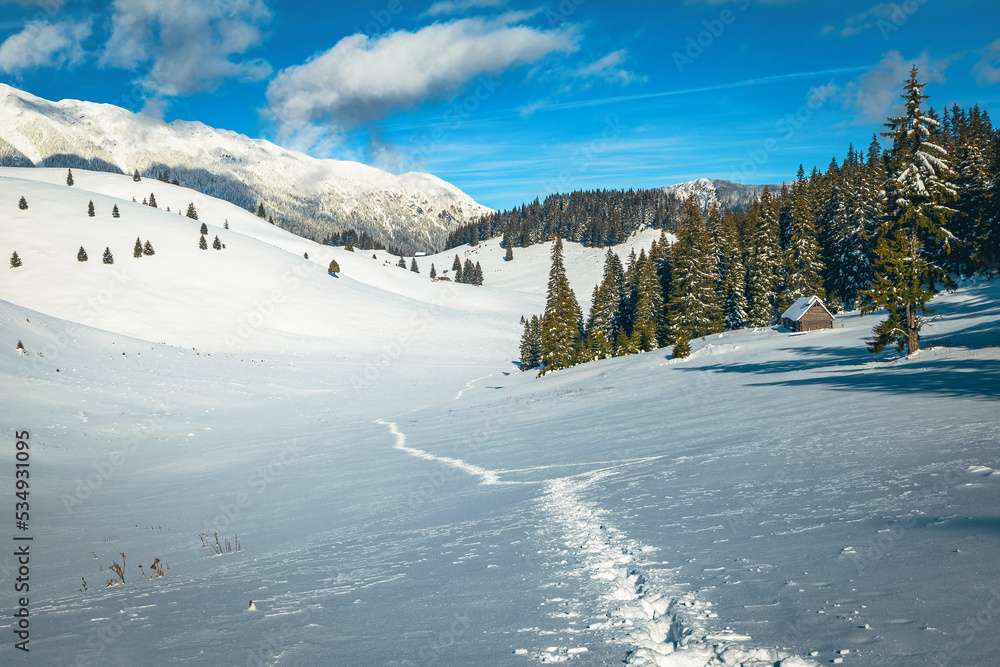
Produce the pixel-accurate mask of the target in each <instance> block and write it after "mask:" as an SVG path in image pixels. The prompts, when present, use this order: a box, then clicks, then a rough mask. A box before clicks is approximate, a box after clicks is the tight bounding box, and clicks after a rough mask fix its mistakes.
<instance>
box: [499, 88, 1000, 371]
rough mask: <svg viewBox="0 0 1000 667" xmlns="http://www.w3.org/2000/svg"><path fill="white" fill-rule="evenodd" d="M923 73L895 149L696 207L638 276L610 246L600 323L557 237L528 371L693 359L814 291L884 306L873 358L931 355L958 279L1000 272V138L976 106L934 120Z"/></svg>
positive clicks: (639, 267) (893, 122) (766, 323)
mask: <svg viewBox="0 0 1000 667" xmlns="http://www.w3.org/2000/svg"><path fill="white" fill-rule="evenodd" d="M917 75H918V72H917V70H916V68H914V69H913V71H912V72H911V76H910V78H909V79H908V80H907V81H906V83H905V86H904V94H903V96H902V97H903V100H904V102H905V109H906V111H905V113H904V114H903V115H902V116H899V117H892V118H888V119H887V120H886V123H885V131H884V132H883V133H882V134H881V138H882V139H884V140H885V141H886V144H887V147H886V148H883V146H882V144H881V143H880V141H879V136H874V137H873V138H872V141H871V143H870V144H869V145H868V147H867V149H866V150H865V151H860V150H856V149H855V148H854V146H853V145H852V146H851V147H850V148H849V149H848V152H847V156H846V157H845V158H844V160H843V161H842V162H838V161H837V159H834V160H833V161H832V162H831V163H830V165H829V167H828V168H827V169H826V171H825V172H821V171H820V170H819V169H817V168H814V169H813V171H812V173H811V175H810V176H808V177H807V176H806V174H805V171H804V170H803V169H802V168H801V167H800V168H799V173H798V177H797V179H796V180H795V181H794V182H793V183H790V184H786V185H784V186H782V188H781V190H780V192H777V193H772V192H771V191H770V190H768V189H765V190H764V192H763V195H762V196H761V197H760V198H759V199H758V200H756V201H755V202H754V203H753V204H752V205H751V206H749V207H748V208H747V209H746V210H727V211H723V210H721V209H719V208H718V207H717V206H713V207H712V208H710V209H709V210H707V211H705V210H702V209H700V208H699V207H698V205H697V203H696V202H695V200H694V198H693V197H691V198H689V199H688V200H687V201H685V202H683V203H682V205H681V208H680V211H679V213H678V214H677V216H676V218H675V219H671V222H673V220H676V222H675V224H676V227H675V229H676V237H677V238H676V242H674V243H670V242H668V239H667V237H666V236H665V234H662V233H661V237H660V240H659V242H657V243H654V244H653V247H652V248H651V250H650V252H649V253H648V254H647V253H645V251H643V252H640V254H639V255H638V256H636V255H635V253H634V251H633V253H632V255H631V256H630V257H629V259H628V262H627V265H626V266H623V265H622V262H621V261H620V260H619V258H618V256H617V255H615V254H614V253H613V252H611V251H610V250H609V251H608V253H607V256H606V259H605V266H604V275H603V279H602V281H601V282H600V283H599V284H598V285H597V286H596V287H595V288H594V292H593V297H592V301H591V303H592V305H591V309H590V313H589V315H588V316H587V318H586V319H584V318H583V315H582V312H581V311H580V307H579V305H578V304H577V302H576V298H575V296H574V295H573V292H572V290H571V289H570V287H569V284H568V282H567V281H566V278H565V270H564V268H563V265H562V252H563V248H562V237H561V235H559V234H558V233H557V232H556V231H554V230H553V236H554V237H555V238H556V243H555V245H554V246H553V249H552V265H551V269H550V276H549V285H548V292H547V299H546V307H545V312H544V313H543V314H542V315H540V316H538V315H536V316H533V317H532V318H530V319H527V318H522V323H523V324H524V334H523V336H522V341H521V366H522V368H525V369H527V368H536V367H541V368H542V372H545V371H551V370H557V369H560V368H566V367H568V366H572V365H574V364H577V363H582V362H585V361H590V360H594V359H601V358H605V357H608V356H616V355H623V354H633V353H636V352H642V351H649V350H652V349H657V348H660V347H665V346H670V345H672V346H674V354H675V356H678V357H681V356H685V353H686V352H687V351H688V350H689V346H688V341H689V340H690V339H692V338H696V337H703V336H706V335H709V334H713V333H718V332H722V331H725V330H733V329H740V328H744V327H770V326H772V325H774V324H775V322H776V321H777V318H778V316H779V314H780V313H781V312H783V311H784V310H785V309H786V308H787V307H788V306H790V305H791V304H792V303H794V302H795V300H797V299H798V298H800V297H803V296H811V295H817V296H820V297H823V298H825V300H826V302H827V305H828V306H829V307H830V308H831V310H833V311H834V312H837V311H838V310H840V309H855V308H860V309H861V310H862V312H875V311H882V310H884V311H886V312H887V316H886V319H885V320H883V321H882V322H880V323H879V324H878V325H877V326H876V327H875V328H874V329H873V332H872V334H873V339H872V340H871V341H870V343H869V348H870V350H871V351H872V352H875V353H877V352H881V351H882V350H883V349H885V348H886V347H887V346H891V345H894V346H895V347H896V348H897V349H898V350H899V351H901V352H902V351H903V350H906V351H907V353H913V352H915V351H917V350H918V349H919V344H920V343H919V332H920V328H921V326H922V324H923V323H924V322H925V321H926V318H927V317H928V315H930V314H931V313H932V312H933V310H932V309H930V308H929V307H928V305H927V303H928V301H929V300H930V299H931V298H932V297H933V296H934V295H935V294H936V293H938V292H939V291H940V289H944V288H951V287H953V286H954V280H953V279H954V278H955V277H960V276H971V275H973V274H977V273H985V274H992V273H995V272H996V271H997V269H998V268H1000V133H998V132H997V131H996V130H994V128H993V126H992V123H991V121H990V118H989V115H988V114H987V112H986V111H983V110H980V109H979V107H978V106H974V107H973V108H971V109H962V108H959V107H958V106H957V105H956V106H954V107H952V108H951V109H946V110H945V111H943V112H938V111H936V110H935V109H934V108H933V107H931V108H929V109H927V110H926V111H925V102H926V100H927V99H928V98H927V96H925V95H924V94H923V88H924V84H921V83H920V82H919V81H918V79H917ZM663 228H664V227H661V229H663ZM511 240H512V239H511Z"/></svg>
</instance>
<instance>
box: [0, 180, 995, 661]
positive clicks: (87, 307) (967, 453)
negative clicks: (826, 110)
mask: <svg viewBox="0 0 1000 667" xmlns="http://www.w3.org/2000/svg"><path fill="white" fill-rule="evenodd" d="M74 176H75V177H76V181H77V184H76V185H75V186H74V187H72V188H70V187H67V186H65V185H64V184H63V183H62V181H61V180H60V178H64V170H51V171H48V170H23V171H17V170H12V169H3V170H0V216H2V218H0V219H2V221H3V222H2V224H0V255H4V256H9V255H10V253H11V252H13V251H14V250H17V251H18V253H19V254H20V255H21V256H22V258H23V259H24V265H23V266H22V267H21V268H19V269H5V270H4V271H2V272H0V295H2V297H0V334H2V335H0V386H2V387H3V392H4V394H3V395H4V407H5V415H7V416H6V417H5V420H4V425H3V437H4V438H5V440H6V442H7V443H9V445H8V447H9V449H8V452H11V451H13V447H12V444H13V442H14V441H15V437H14V436H15V432H18V431H24V430H27V431H29V432H30V435H31V437H30V443H31V449H30V452H31V496H30V500H31V521H30V523H31V531H30V532H31V534H32V535H33V536H34V538H35V539H34V541H33V542H32V554H31V555H32V558H31V565H32V568H31V575H32V576H31V591H30V598H31V651H32V653H33V654H34V655H33V659H34V660H35V661H36V662H38V663H39V664H75V665H98V664H100V665H134V664H174V663H195V664H204V663H223V664H232V663H236V664H241V665H242V664H247V665H274V664H289V665H329V664H343V665H429V664H437V665H456V666H458V665H473V664H474V665H511V666H523V665H531V664H537V663H541V662H566V663H569V664H574V663H575V664H588V665H611V664H631V665H658V666H663V665H669V666H671V667H676V666H679V665H684V666H687V665H696V666H698V667H708V666H709V665H712V666H715V665H721V666H723V667H735V666H737V665H740V666H742V667H750V666H753V667H759V666H763V665H768V666H771V667H773V665H781V666H782V667H804V666H806V665H813V666H815V665H817V664H833V661H835V660H841V661H842V664H847V665H900V664H921V665H938V664H940V665H951V664H992V662H993V661H994V658H995V655H996V653H997V650H998V649H1000V636H998V635H997V633H996V632H995V631H994V627H995V625H994V624H995V621H996V618H995V616H996V613H995V612H996V609H997V604H998V601H1000V593H998V592H997V588H996V586H997V585H996V575H995V569H996V568H995V563H996V553H997V550H998V548H1000V531H998V530H997V518H996V517H997V516H998V512H1000V474H996V471H998V470H1000V455H998V452H997V449H996V444H995V443H996V442H997V440H998V437H1000V411H998V410H997V401H998V400H1000V392H998V387H1000V377H998V374H1000V347H998V346H997V343H998V340H1000V324H998V322H1000V306H998V303H1000V284H998V283H995V282H994V283H982V282H974V283H968V284H966V285H964V286H963V287H962V289H960V290H959V291H957V292H955V293H953V294H945V295H942V296H940V297H938V298H937V299H935V301H934V303H933V305H934V306H935V307H937V313H936V315H937V318H936V319H935V320H934V321H932V322H930V323H928V324H927V325H926V328H925V331H924V336H925V339H924V345H925V349H924V350H923V351H922V352H921V353H920V354H918V355H913V356H911V357H901V356H893V355H882V356H878V357H872V356H870V355H869V354H868V352H867V351H866V349H865V345H864V340H865V339H866V338H867V337H868V336H869V335H870V330H871V328H872V326H873V325H874V324H875V323H876V322H877V321H878V320H879V319H880V318H879V316H878V315H873V316H865V317H862V316H859V315H858V314H857V313H846V314H843V315H842V317H841V318H840V321H841V322H843V324H844V327H843V328H838V329H835V330H831V331H828V332H824V335H823V336H822V337H820V338H810V337H799V338H790V337H788V336H786V335H782V334H781V333H780V332H779V331H778V330H777V329H762V330H745V331H739V332H732V333H726V334H723V335H721V336H712V337H710V338H709V339H708V340H695V341H692V347H693V354H692V355H691V357H690V358H688V359H686V360H683V361H673V360H668V355H669V352H668V351H667V350H661V351H657V352H652V353H648V354H643V355H636V356H633V357H625V358H616V359H609V360H606V361H602V362H596V363H591V364H586V365H581V366H577V367H574V368H571V369H567V370H563V371H559V372H557V373H552V374H549V375H546V376H545V377H543V378H535V374H534V373H520V372H519V371H517V369H516V367H515V366H514V365H513V363H512V360H513V359H514V358H515V357H516V354H517V349H518V339H519V336H520V333H521V327H520V325H519V324H518V319H519V317H520V316H521V315H522V314H528V315H530V314H531V313H538V312H541V309H542V306H543V304H544V289H545V285H546V282H547V274H548V253H549V250H550V247H549V246H548V245H541V246H536V247H532V248H526V249H515V259H514V261H513V262H509V263H508V262H504V260H503V254H504V251H503V250H502V249H501V248H499V245H498V244H497V243H496V242H495V241H492V242H487V243H482V244H480V245H479V246H476V247H475V248H471V247H463V248H460V249H456V250H453V251H450V252H448V253H442V254H440V255H432V256H428V257H426V258H420V260H419V264H420V269H421V271H422V273H421V274H420V275H417V274H414V273H412V272H410V271H408V270H403V269H399V268H397V267H395V266H394V263H395V259H396V258H394V257H392V256H389V255H387V254H385V253H375V254H376V255H377V258H376V259H372V253H371V252H370V251H369V252H363V251H358V252H355V253H351V252H347V251H344V250H343V249H342V248H326V247H322V246H319V245H316V244H314V243H311V242H309V241H306V240H303V239H298V238H296V237H293V236H291V235H289V234H287V233H285V232H283V231H281V230H279V229H275V228H274V227H272V226H270V225H268V224H266V223H264V222H262V221H260V220H259V219H257V218H255V217H254V216H252V215H250V214H248V213H245V212H243V211H240V210H239V209H237V208H236V207H232V206H231V205H229V204H226V203H224V202H219V201H214V200H210V199H208V198H204V199H203V200H194V201H195V204H196V206H197V208H198V212H199V217H200V218H201V220H203V221H205V222H206V224H207V225H208V226H209V228H210V234H211V235H212V236H214V235H215V234H219V236H220V239H222V240H223V241H224V242H225V243H226V249H225V250H223V251H214V250H206V251H202V250H199V249H198V247H197V237H198V233H197V226H198V225H199V224H200V221H199V223H195V222H193V221H191V220H188V219H187V218H184V217H182V216H178V215H177V214H176V212H174V213H166V212H165V211H164V210H154V209H152V208H150V207H148V206H147V207H143V206H141V205H140V204H132V203H131V197H132V194H133V192H139V193H140V194H142V195H143V196H148V194H149V193H148V192H144V193H143V192H142V191H143V190H148V189H152V188H156V190H155V192H156V198H157V200H158V201H159V203H160V206H161V207H165V206H166V205H168V204H169V205H170V206H171V209H172V210H173V211H176V210H177V209H178V208H179V207H180V206H182V205H183V206H184V207H186V205H187V203H188V202H190V201H192V197H194V194H193V193H192V192H191V191H187V190H184V189H183V188H176V187H174V186H167V185H164V184H161V183H159V182H156V183H152V182H150V181H149V180H144V181H143V182H142V183H140V184H132V182H131V179H129V178H128V177H124V176H116V175H113V174H98V173H93V172H87V171H84V170H79V172H78V171H77V170H74ZM134 187H136V189H133V188H134ZM22 194H23V195H25V197H26V198H27V199H28V202H29V205H30V208H29V209H28V210H27V211H23V212H22V211H18V210H17V206H16V202H17V199H18V197H19V196H20V195H22ZM90 199H93V200H94V203H95V205H96V206H97V209H98V215H97V216H96V217H95V218H89V217H88V216H87V215H86V204H87V201H89V200H90ZM140 200H141V197H140ZM113 203H118V205H119V208H120V209H121V210H122V218H121V219H120V220H115V219H113V218H111V216H110V214H109V211H110V207H111V206H112V205H113ZM226 218H228V219H229V223H230V229H229V230H224V229H223V228H222V223H223V222H224V220H225V219H226ZM136 236H140V237H141V238H142V239H143V240H144V241H145V240H146V239H147V238H148V239H150V240H151V241H152V243H153V245H154V247H155V248H156V255H154V256H153V257H143V258H141V259H134V258H133V257H132V256H131V252H130V250H131V247H132V244H133V243H134V240H135V237H136ZM655 237H656V234H654V233H652V232H648V231H647V232H643V233H642V234H640V235H638V236H637V237H635V238H634V239H632V240H631V241H630V243H628V244H625V245H623V246H621V247H619V248H617V249H616V250H617V251H618V253H619V254H620V255H623V256H627V254H628V252H629V250H630V249H631V248H632V247H633V246H634V247H635V249H636V251H637V252H638V250H639V248H640V247H648V245H646V244H648V243H649V242H650V241H651V240H652V239H653V238H655ZM81 244H82V245H84V246H85V247H86V248H87V250H88V253H89V254H90V257H91V259H90V261H89V262H86V263H83V264H80V263H77V262H76V250H77V249H78V247H79V246H80V245H81ZM104 246H111V248H112V251H113V252H114V255H115V258H116V261H115V264H114V265H113V266H105V265H103V264H101V263H100V260H99V257H100V251H102V250H103V248H104ZM305 252H308V253H309V257H310V259H309V260H305V259H304V258H303V257H302V255H303V254H304V253H305ZM456 253H457V254H459V255H460V256H461V257H462V260H463V261H464V259H465V258H466V257H469V258H470V259H472V260H473V262H475V261H479V262H481V264H482V266H483V268H484V272H485V273H486V284H485V286H483V287H472V286H468V285H460V284H454V283H447V282H446V283H434V282H431V281H430V280H429V279H428V277H427V273H428V272H429V269H430V263H431V262H434V263H435V266H436V268H437V269H438V270H439V271H441V270H442V269H443V268H449V267H450V266H451V260H452V258H453V256H454V254H456ZM603 254H604V252H603V250H602V249H586V248H581V247H579V246H577V245H575V244H565V262H566V266H567V271H568V274H569V278H570V283H571V285H572V286H573V288H574V290H575V291H576V293H577V295H578V296H580V297H587V296H589V294H590V292H591V290H592V288H593V285H594V284H596V282H597V281H598V280H599V279H600V276H601V270H602V266H603ZM331 258H336V259H337V262H338V263H339V264H340V265H341V268H342V271H341V274H340V277H339V278H333V277H331V276H329V275H327V273H326V265H327V264H328V263H329V260H330V259H331ZM276 292H277V293H278V294H277V295H276V294H275V293H276ZM276 296H277V297H280V298H275V297H276ZM584 308H585V309H586V306H584ZM241 327H246V328H247V329H246V330H243V329H242V328H241ZM245 333H247V334H248V335H246V336H243V334H245ZM19 339H20V340H22V341H23V343H24V347H25V354H23V355H22V354H19V353H18V352H17V350H16V349H15V346H16V343H17V340H19ZM57 369H58V372H56V371H57ZM804 421H807V422H808V425H809V427H808V428H802V427H801V424H802V423H803V422H804ZM793 426H795V428H793ZM8 460H10V459H8ZM12 470H13V469H12V467H8V468H7V472H5V473H4V474H2V475H0V494H2V495H3V496H4V497H6V498H9V499H12V498H13V494H14V478H13V473H12ZM9 502H12V501H9ZM8 525H10V524H8ZM13 530H14V529H13V527H10V528H8V532H7V534H8V535H10V534H11V533H12V532H13ZM206 532H207V533H209V534H212V533H214V532H217V533H218V535H219V538H220V540H225V539H226V538H234V537H235V536H238V540H239V543H240V545H241V548H240V550H239V551H235V552H233V553H223V554H221V555H213V554H212V553H210V552H209V551H208V550H206V549H205V548H204V547H203V546H202V542H201V540H200V539H199V535H201V534H203V533H206ZM122 553H124V554H125V555H126V557H127V564H126V566H125V568H124V571H125V579H126V583H125V584H124V585H117V586H113V587H107V586H105V584H106V582H107V580H108V579H110V577H111V575H110V574H109V573H108V567H109V566H110V565H111V563H112V562H113V561H116V562H121V556H120V554H122ZM154 558H159V559H160V561H161V562H165V563H167V564H168V565H169V569H167V568H164V576H163V577H159V578H153V579H147V578H145V577H142V576H140V572H139V570H138V567H137V566H138V565H139V564H142V565H143V566H144V567H145V568H146V570H145V571H146V572H147V574H148V567H149V563H151V562H152V560H153V559H154ZM14 561H15V558H14V556H13V551H12V550H8V551H7V552H6V555H0V572H3V576H4V579H5V580H6V581H7V582H8V583H7V586H8V588H7V591H8V593H7V596H6V597H5V598H4V599H5V600H6V602H5V603H4V604H5V605H12V603H13V602H12V598H13V592H11V591H12V586H11V581H10V580H11V577H12V574H13V569H12V568H13V567H14V566H15V562H14ZM133 575H134V576H133ZM84 579H85V580H86V583H87V590H86V591H82V590H81V589H82V588H83V580H84ZM251 599H252V600H253V601H254V605H255V606H256V607H257V608H258V611H256V612H254V613H246V612H247V605H248V600H251ZM5 608H7V609H9V607H5ZM13 627H14V622H13V618H12V617H11V616H10V614H7V615H6V619H5V620H3V621H0V630H2V631H4V632H6V633H8V634H7V636H8V638H10V637H12V636H13V635H12V631H13ZM14 650H15V649H13V647H12V646H11V644H10V643H9V644H7V645H6V646H5V647H3V648H2V649H0V651H4V652H5V653H4V655H8V654H10V655H13V651H14ZM11 660H13V658H9V659H7V661H8V662H9V661H11ZM837 664H841V663H837Z"/></svg>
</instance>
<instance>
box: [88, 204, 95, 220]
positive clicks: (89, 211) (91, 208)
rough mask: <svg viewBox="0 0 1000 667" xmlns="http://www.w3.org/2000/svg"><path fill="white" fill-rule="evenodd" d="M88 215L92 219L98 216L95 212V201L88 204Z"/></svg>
mask: <svg viewBox="0 0 1000 667" xmlns="http://www.w3.org/2000/svg"><path fill="white" fill-rule="evenodd" d="M87 215H89V216H90V217H91V218H93V217H94V215H96V214H95V212H94V202H93V200H91V201H90V203H88V204H87Z"/></svg>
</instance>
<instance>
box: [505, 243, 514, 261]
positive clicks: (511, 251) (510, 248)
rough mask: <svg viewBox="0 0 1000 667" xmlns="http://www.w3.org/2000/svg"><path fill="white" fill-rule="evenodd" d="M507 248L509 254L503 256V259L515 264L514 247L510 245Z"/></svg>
mask: <svg viewBox="0 0 1000 667" xmlns="http://www.w3.org/2000/svg"><path fill="white" fill-rule="evenodd" d="M506 248H507V253H506V254H505V255H504V256H503V259H504V261H505V262H513V261H514V246H512V245H508V246H506Z"/></svg>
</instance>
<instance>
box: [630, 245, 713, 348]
mask: <svg viewBox="0 0 1000 667" xmlns="http://www.w3.org/2000/svg"><path fill="white" fill-rule="evenodd" d="M706 234H707V230H706ZM662 312H663V292H662V291H661V290H660V281H659V280H658V278H657V275H656V268H655V267H654V266H653V262H652V260H650V259H649V258H648V257H647V256H646V250H645V248H643V249H642V250H641V251H640V252H639V259H638V260H637V261H636V281H635V310H634V312H633V314H632V340H633V341H634V343H635V347H636V349H637V350H639V351H640V352H650V351H652V350H655V349H656V348H657V347H658V342H657V335H656V334H657V329H658V325H659V321H660V314H661V313H662Z"/></svg>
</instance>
